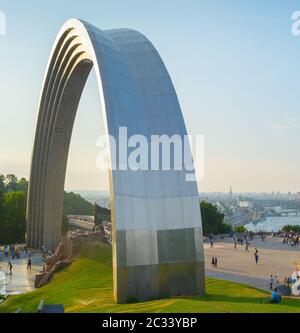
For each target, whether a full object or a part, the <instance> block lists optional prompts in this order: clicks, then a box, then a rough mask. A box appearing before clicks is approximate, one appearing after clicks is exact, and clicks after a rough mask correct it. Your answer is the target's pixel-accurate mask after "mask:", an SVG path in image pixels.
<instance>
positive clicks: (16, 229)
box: [0, 192, 26, 244]
mask: <svg viewBox="0 0 300 333" xmlns="http://www.w3.org/2000/svg"><path fill="white" fill-rule="evenodd" d="M0 207H1V205H0ZM0 211H1V208H0ZM25 220H26V193H25V192H8V193H5V194H4V195H3V197H2V213H1V214H0V243H4V244H10V243H23V242H24V241H25Z"/></svg>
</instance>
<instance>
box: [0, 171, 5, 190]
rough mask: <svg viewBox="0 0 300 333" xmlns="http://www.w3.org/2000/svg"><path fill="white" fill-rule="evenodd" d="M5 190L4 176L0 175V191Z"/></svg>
mask: <svg viewBox="0 0 300 333" xmlns="http://www.w3.org/2000/svg"><path fill="white" fill-rule="evenodd" d="M4 191H5V176H3V175H0V192H4Z"/></svg>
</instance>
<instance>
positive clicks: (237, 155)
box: [0, 0, 300, 192]
mask: <svg viewBox="0 0 300 333" xmlns="http://www.w3.org/2000/svg"><path fill="white" fill-rule="evenodd" d="M130 3H131V4H132V6H130V10H129V7H127V6H126V5H125V4H123V3H122V2H121V1H111V2H109V3H107V2H103V1H90V5H89V7H88V9H86V8H85V7H84V5H81V4H73V3H72V6H71V2H70V1H64V3H63V4H61V3H60V2H59V1H53V2H52V3H51V6H50V4H43V5H41V4H40V3H39V2H38V1H35V0H31V1H28V2H26V4H22V3H21V4H17V5H16V4H15V3H11V2H9V1H3V2H2V3H1V8H0V11H2V12H4V13H5V15H6V21H7V29H6V32H7V34H6V36H0V48H1V51H2V54H1V56H0V57H1V62H0V72H1V78H0V86H1V90H2V92H1V108H0V116H1V119H3V121H4V123H5V124H6V126H4V127H3V128H2V131H1V134H0V138H1V141H0V142H1V143H0V150H1V155H0V174H2V173H3V174H7V173H15V174H16V175H17V176H18V177H22V176H25V177H26V178H28V175H29V168H30V158H31V152H32V145H33V137H34V127H35V123H36V116H37V105H38V99H39V94H40V86H41V83H42V79H43V76H44V71H45V68H46V63H47V61H48V53H49V50H50V49H51V47H52V43H53V41H54V38H55V36H56V34H57V32H58V30H59V28H60V26H61V24H62V23H63V22H64V21H65V20H66V19H69V18H71V17H81V18H83V19H86V20H88V21H90V22H92V23H94V24H95V25H97V26H99V27H101V28H103V29H105V28H107V27H126V26H130V27H132V28H134V29H137V30H139V31H141V32H143V33H144V34H146V35H148V36H149V37H150V38H151V40H152V41H153V43H154V45H155V46H156V47H157V49H158V50H159V52H160V53H161V54H162V56H163V58H164V60H165V63H166V66H167V68H168V70H169V71H170V73H171V76H172V78H173V82H174V85H175V87H176V90H177V94H178V95H179V99H180V102H181V108H182V111H183V114H184V117H185V121H186V125H187V129H188V132H189V133H191V134H201V135H204V136H205V175H204V178H203V179H202V180H201V182H200V184H199V191H200V192H214V191H222V192H228V191H229V188H230V186H233V188H234V189H235V191H236V192H272V191H276V192H277V191H280V192H289V191H291V192H299V191H300V188H299V185H298V184H299V182H300V174H299V172H298V170H299V167H300V156H299V154H297V150H298V146H297V143H298V142H299V140H300V133H299V127H300V118H299V115H298V113H299V112H298V109H297V107H298V98H297V97H298V91H297V80H298V72H299V73H300V64H299V61H298V55H299V54H300V37H298V38H297V37H295V36H293V35H292V33H291V27H292V23H293V21H292V20H291V16H292V13H293V12H294V11H296V10H299V8H300V5H299V3H298V1H289V3H288V4H287V3H279V2H275V3H274V1H270V0H268V1H264V3H261V2H259V1H255V2H253V1H252V2H250V1H248V2H246V3H243V4H237V3H236V2H234V1H217V5H218V6H217V7H216V3H215V2H211V1H201V2H198V1H197V2H196V1H187V2H185V3H184V4H181V3H180V2H179V1H178V2H176V4H174V3H175V2H174V1H169V0H168V1H164V2H163V3H162V2H158V1H152V2H151V3H150V2H148V3H146V2H140V1H130ZM116 7H117V8H118V11H117V13H116V11H115V8H116ZM69 8H72V9H71V10H70V9H69ZM158 8H159V10H158ZM216 8H218V10H216ZM58 9H59V10H58ZM158 12H159V20H157V22H156V20H153V19H152V18H153V17H156V15H158ZM112 13H114V15H112ZM183 13H186V15H183ZM212 17H213V18H214V20H212V19H211V18H212ZM50 21H51V24H50ZM28 22H30V24H27V23H28ZM48 23H49V24H48ZM43 36H46V38H43ZM179 44H180V45H181V47H178V45H179ZM20 48H21V49H23V50H24V54H23V57H25V59H26V62H23V61H20V59H21V55H20V52H17V50H19V49H20ZM186 52H188V54H189V61H188V62H187V61H185V60H184V55H185V54H186ZM174 54H175V55H176V56H174ZM97 94H98V93H97V88H96V82H95V75H94V73H92V75H91V77H90V78H89V81H88V84H87V87H86V89H85V91H84V94H83V96H82V100H81V103H80V107H79V111H78V115H77V119H76V122H75V127H74V132H73V137H72V144H71V149H70V155H69V162H68V170H67V180H66V189H67V190H70V189H76V190H107V189H108V179H107V175H106V173H103V172H100V171H98V170H97V168H96V157H97V154H98V152H99V149H98V148H97V147H96V141H97V138H98V136H99V135H100V134H102V133H103V124H102V119H101V114H100V112H99V108H100V105H99V99H98V95H97ZM16 119H18V120H16Z"/></svg>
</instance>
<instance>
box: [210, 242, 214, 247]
mask: <svg viewBox="0 0 300 333" xmlns="http://www.w3.org/2000/svg"><path fill="white" fill-rule="evenodd" d="M213 247H214V242H213V241H212V240H211V241H210V248H213Z"/></svg>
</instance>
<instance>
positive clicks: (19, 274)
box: [0, 253, 43, 295]
mask: <svg viewBox="0 0 300 333" xmlns="http://www.w3.org/2000/svg"><path fill="white" fill-rule="evenodd" d="M31 259H32V268H31V270H27V268H26V266H27V258H22V259H15V260H10V262H11V263H12V265H13V270H12V273H13V274H12V275H10V274H7V273H8V265H7V260H6V259H5V258H4V259H3V260H2V261H0V272H2V273H3V274H1V276H2V277H4V276H5V280H2V279H0V294H2V295H16V294H21V293H24V292H28V291H31V290H33V289H34V278H35V275H36V274H38V273H39V272H40V271H41V270H42V267H43V261H42V258H41V256H40V254H38V253H37V254H32V258H31Z"/></svg>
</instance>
